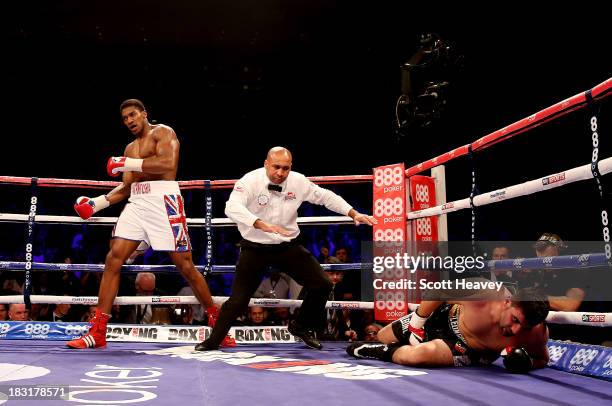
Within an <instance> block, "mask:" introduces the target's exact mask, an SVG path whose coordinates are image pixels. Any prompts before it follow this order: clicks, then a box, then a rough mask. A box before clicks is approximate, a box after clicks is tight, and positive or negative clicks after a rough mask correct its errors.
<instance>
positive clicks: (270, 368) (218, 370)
mask: <svg viewBox="0 0 612 406" xmlns="http://www.w3.org/2000/svg"><path fill="white" fill-rule="evenodd" d="M23 344H24V343H23V341H14V340H9V341H0V352H1V353H2V354H3V359H2V363H0V365H1V366H2V368H1V369H0V371H2V372H0V384H1V385H8V384H12V385H35V384H38V383H44V384H45V385H48V386H62V385H64V386H67V385H69V386H70V397H69V398H68V399H67V400H66V401H64V400H56V402H57V403H49V404H65V403H67V402H73V403H84V404H107V405H110V404H127V403H129V404H141V403H142V404H164V405H166V404H178V403H180V404H199V405H236V404H241V403H244V402H245V401H247V402H250V403H253V404H286V403H288V402H297V403H299V404H303V405H320V404H334V405H355V404H370V403H373V404H381V403H382V404H400V403H407V402H410V404H415V405H426V404H427V405H429V404H445V403H452V404H459V405H493V404H494V405H515V404H517V403H518V404H529V405H550V404H556V405H576V404H580V405H602V404H606V403H608V402H611V401H612V392H611V389H610V385H611V384H610V382H606V381H603V380H600V379H595V378H589V377H584V376H580V375H574V374H568V373H565V372H560V371H556V370H554V369H551V368H545V369H541V370H537V371H534V372H532V373H530V374H529V375H514V374H508V373H506V372H505V371H504V370H503V366H501V365H500V363H499V361H498V362H497V363H496V364H495V365H493V366H491V367H488V368H477V367H475V368H450V369H427V368H418V369H416V368H406V367H401V366H399V365H394V364H383V363H380V362H377V361H367V360H365V361H364V360H359V361H357V360H354V359H349V358H348V356H347V355H346V353H345V352H344V348H345V345H346V344H344V343H338V342H335V343H326V345H325V347H324V349H323V350H321V351H312V350H309V349H305V347H304V346H303V345H301V344H297V343H296V344H265V345H250V346H240V347H237V348H233V349H226V350H223V351H213V352H209V353H208V352H207V353H196V352H194V351H192V349H193V346H192V345H188V346H176V345H168V344H160V343H113V344H111V345H110V346H109V347H107V348H106V349H104V350H96V351H76V352H75V351H71V350H70V349H66V348H63V347H62V346H59V345H57V344H58V343H57V342H53V341H35V342H28V343H27V345H23ZM67 359H69V363H68V362H66V360H67ZM6 363H9V364H12V365H13V366H12V367H7V366H6V365H5V364H6ZM17 365H22V367H21V372H20V371H19V369H17V368H18V367H17ZM26 365H27V367H26ZM33 367H37V368H39V370H34V369H33ZM20 373H21V376H22V378H21V379H19V380H15V381H8V380H7V375H13V376H17V375H19V374H20ZM28 374H30V375H36V374H38V375H39V376H38V377H35V378H34V377H33V378H25V377H24V376H27V375H28ZM0 402H2V400H0ZM38 402H40V400H31V401H24V400H22V401H21V402H20V403H19V404H23V405H30V404H32V405H34V404H40V403H38ZM60 402H62V403H60ZM45 404H46V403H45Z"/></svg>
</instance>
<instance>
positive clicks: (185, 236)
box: [164, 195, 191, 252]
mask: <svg viewBox="0 0 612 406" xmlns="http://www.w3.org/2000/svg"><path fill="white" fill-rule="evenodd" d="M164 203H165V204H166V213H168V221H169V222H170V227H171V228H172V232H173V233H174V249H175V251H176V252H185V251H191V242H190V241H189V233H188V232H187V218H186V217H185V209H184V206H183V198H182V197H181V195H164Z"/></svg>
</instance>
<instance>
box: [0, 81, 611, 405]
mask: <svg viewBox="0 0 612 406" xmlns="http://www.w3.org/2000/svg"><path fill="white" fill-rule="evenodd" d="M611 89H612V79H609V80H607V81H606V82H604V83H602V84H600V85H598V86H596V87H595V88H593V89H591V90H589V91H588V92H586V93H585V94H582V93H581V94H579V95H576V96H574V97H571V98H569V99H567V100H564V101H562V102H559V103H557V104H555V105H553V106H551V107H549V108H547V109H544V110H542V111H540V112H538V113H536V114H534V115H531V116H529V117H527V118H525V119H523V120H520V121H518V122H516V123H514V124H512V125H509V126H507V127H505V128H503V129H501V130H499V131H496V132H494V133H492V134H489V135H487V136H485V137H483V138H481V139H479V140H477V141H475V142H474V143H472V144H470V145H467V146H464V147H460V148H457V149H454V150H452V151H450V152H448V153H446V154H443V155H441V156H439V157H436V158H433V159H430V160H428V161H425V162H423V163H421V164H419V165H415V166H413V167H411V168H409V169H408V170H406V174H405V175H406V176H413V175H416V174H417V173H420V172H422V171H424V170H427V169H431V168H433V167H435V166H438V165H442V164H444V163H446V162H448V161H450V160H452V159H456V158H458V157H461V156H465V155H470V154H472V153H474V152H476V151H478V150H479V149H481V148H487V147H489V146H491V145H494V144H496V143H498V142H501V141H504V140H506V139H510V138H512V137H513V136H515V135H517V134H520V133H523V132H525V131H528V130H530V129H532V128H534V127H536V126H538V125H541V124H544V123H546V122H548V121H550V120H553V119H555V118H557V117H560V116H563V115H565V114H568V113H570V112H572V111H575V110H577V109H581V108H584V107H586V106H587V105H589V103H591V102H592V101H593V100H601V99H603V98H604V97H606V96H609V95H610V90H611ZM593 131H595V130H593ZM595 144H596V140H595V138H594V139H593V145H594V148H596V145H595ZM609 172H612V158H606V159H601V160H600V159H599V157H598V156H597V157H596V156H595V153H594V154H593V162H592V164H588V165H584V166H581V167H577V168H570V169H568V170H566V171H564V172H563V173H564V176H563V179H562V180H561V181H558V180H557V181H555V182H552V183H549V184H547V183H545V182H543V179H548V178H551V176H554V175H547V176H545V177H543V178H537V179H534V180H533V181H529V182H525V183H523V184H520V185H513V186H509V187H507V188H503V189H499V190H496V191H493V192H489V193H482V194H476V193H475V189H474V188H473V191H472V194H471V195H470V197H469V198H466V199H462V200H457V201H454V202H450V203H446V202H445V203H444V204H441V205H439V206H436V207H433V208H428V209H424V210H421V211H416V212H411V213H408V214H407V217H408V219H409V220H411V221H412V220H416V219H420V218H424V217H430V216H439V215H443V214H447V213H450V212H453V211H457V210H461V209H472V210H473V209H474V207H475V206H478V205H486V204H490V203H495V202H497V201H500V200H505V199H511V198H515V197H519V196H524V195H528V194H532V193H537V192H540V191H544V190H548V189H550V188H553V187H558V186H563V185H565V184H567V183H571V182H578V181H581V180H585V179H592V178H595V179H597V180H599V179H598V178H597V177H598V176H603V175H605V174H607V173H609ZM310 179H311V180H312V181H314V182H316V183H319V184H323V185H324V184H339V183H341V184H342V183H346V184H350V183H364V182H372V181H373V180H374V176H372V175H357V176H332V177H315V178H310ZM234 182H235V181H234V180H220V181H183V182H179V184H180V186H181V189H187V190H189V189H204V190H205V192H206V193H209V192H210V191H211V190H212V189H226V188H231V187H232V186H233V183H234ZM0 183H2V184H11V185H22V186H28V185H29V186H30V187H31V188H32V191H33V192H32V198H31V200H30V212H29V214H15V213H0V222H17V223H27V225H28V235H27V241H26V261H0V270H1V271H5V272H9V271H25V272H26V282H25V285H24V290H25V295H19V296H0V303H52V304H59V303H69V304H95V303H97V298H95V297H71V296H52V295H31V294H30V291H31V281H30V279H29V278H30V276H29V275H30V272H31V271H46V272H54V271H88V272H101V271H102V270H103V266H102V265H96V264H59V263H41V262H34V261H33V256H32V252H33V247H32V242H33V238H32V235H33V230H34V225H35V224H36V225H38V224H100V225H112V224H114V223H115V222H116V220H117V219H116V218H115V217H92V218H90V219H88V220H82V219H80V218H78V217H73V216H55V215H38V214H37V213H36V211H37V202H38V199H37V198H36V193H35V190H36V188H40V187H69V188H90V189H110V188H112V187H115V186H116V185H117V184H118V183H117V182H110V181H89V180H74V179H72V180H67V179H52V178H40V179H38V178H25V177H13V176H0ZM208 196H209V195H208V194H207V197H206V201H207V203H208V199H209V197H208ZM500 196H501V197H500ZM187 223H188V224H189V226H190V227H193V228H198V227H203V228H204V229H205V233H206V235H207V238H210V236H211V230H212V228H213V227H227V226H232V225H233V223H232V222H231V221H230V220H229V219H219V218H212V214H211V210H210V207H209V206H208V204H207V206H206V217H205V218H201V219H198V218H190V219H187ZM298 223H299V224H300V225H301V226H311V225H312V226H318V225H328V224H350V223H352V220H351V219H350V218H349V217H343V216H327V217H308V218H300V219H299V221H298ZM602 225H603V227H604V243H605V244H606V246H608V247H609V232H608V234H607V235H608V239H607V240H606V239H605V236H606V233H605V230H606V229H607V217H606V223H605V224H603V221H602ZM608 253H609V252H608V251H607V250H606V252H604V253H588V254H585V255H586V256H585V255H581V256H558V257H549V258H526V259H522V260H520V261H518V262H517V260H501V261H489V263H488V266H489V268H490V269H495V270H505V269H509V270H519V269H524V268H526V267H528V268H530V269H550V268H554V269H563V268H581V267H583V268H588V267H595V266H605V265H609V264H610V255H608ZM197 268H198V269H199V270H201V271H204V272H205V273H209V274H214V273H224V272H232V271H233V269H234V266H232V265H215V264H213V263H212V255H211V253H210V252H207V253H206V260H205V263H204V264H203V265H198V266H197ZM324 268H327V269H331V270H349V269H352V270H355V269H357V270H370V269H371V264H366V263H355V264H325V265H324ZM173 269H174V267H172V266H165V265H126V266H124V267H123V272H140V271H149V272H162V271H172V270H173ZM214 299H215V303H216V304H220V303H222V302H223V301H225V300H226V299H227V298H225V297H215V298H214ZM156 303H157V304H159V303H164V304H197V303H198V302H197V300H196V299H195V297H192V296H191V297H190V296H153V297H143V296H135V297H117V299H116V301H115V304H119V305H133V304H156ZM300 303H301V301H299V300H288V299H269V298H263V299H252V300H251V305H258V306H263V307H285V306H286V307H299V305H300ZM374 306H375V304H374V303H372V302H359V301H329V302H328V303H327V308H329V309H373V308H374ZM415 307H416V305H415V304H409V305H408V308H410V309H411V310H414V309H415ZM547 320H548V322H549V323H568V324H582V325H589V326H593V327H592V328H599V327H604V326H608V327H609V326H612V313H592V312H591V313H578V312H551V314H550V315H549V317H548V319H547ZM41 323H42V322H41ZM44 325H46V326H47V327H43V325H42V324H39V323H38V322H1V321H0V388H1V390H0V404H2V403H4V402H7V399H6V396H4V397H3V395H2V394H1V393H5V394H6V393H7V390H8V389H10V388H17V387H19V386H20V385H21V386H30V387H32V386H36V385H45V386H49V387H56V388H65V389H66V394H65V396H64V397H63V398H61V399H60V398H56V399H53V401H54V402H56V403H49V404H66V403H67V402H72V403H83V404H107V405H111V404H132V403H134V404H139V403H144V402H148V403H147V404H170V403H172V402H180V403H189V404H211V405H226V404H227V405H230V404H231V405H235V404H238V403H242V402H245V400H246V401H249V402H253V403H255V404H262V403H265V404H270V403H272V404H273V403H280V404H284V403H287V402H288V401H291V402H293V401H295V402H299V403H300V404H306V405H309V404H322V403H324V404H334V405H336V404H337V405H344V404H347V405H349V404H350V405H355V404H366V403H374V402H376V403H380V402H388V403H394V404H395V403H400V402H403V403H405V402H411V403H414V404H441V403H443V402H454V403H458V404H470V405H474V404H475V405H489V404H495V405H500V404H501V405H505V404H508V405H510V404H512V405H514V404H516V403H517V402H519V403H524V404H529V405H539V404H542V405H544V404H561V405H570V404H571V405H574V404H584V405H600V404H605V403H607V402H611V401H612V385H611V383H610V382H609V381H610V380H612V349H610V348H606V347H598V346H586V345H580V344H571V343H563V342H557V341H552V340H551V341H550V342H549V352H550V354H551V361H550V362H549V366H550V368H544V369H540V370H536V371H532V372H530V373H529V374H527V375H517V374H510V373H507V371H505V370H504V368H503V366H502V365H501V361H499V360H498V361H497V362H496V363H495V364H494V365H492V366H490V367H470V368H439V369H430V368H409V367H402V366H399V365H395V364H388V363H381V362H378V361H369V360H362V359H359V360H357V359H354V358H352V357H349V356H348V355H347V354H346V352H345V347H346V345H347V343H346V342H326V343H325V344H324V348H323V350H321V351H313V350H309V349H306V347H305V346H304V345H303V344H302V343H300V342H297V341H296V339H295V338H293V337H292V336H291V335H290V334H288V333H287V332H286V328H283V327H264V328H260V329H249V328H248V327H244V328H233V329H232V331H231V334H232V335H233V336H234V337H237V338H239V339H237V342H238V344H239V345H238V347H236V348H231V349H223V350H222V351H212V352H204V353H201V352H195V351H193V346H194V344H195V343H197V342H199V341H201V340H202V339H204V338H206V337H207V335H208V334H209V333H210V331H209V328H208V327H201V326H143V325H139V326H136V325H134V326H125V327H121V326H120V325H112V324H110V325H109V330H108V333H107V337H108V341H109V345H108V347H107V348H105V349H96V350H85V351H75V350H70V349H67V348H65V347H63V346H62V344H61V343H60V341H61V340H69V339H71V338H74V337H77V336H79V335H80V334H82V333H83V332H85V331H86V324H85V323H51V322H44ZM611 339H612V337H611ZM567 371H572V372H574V373H569V372H567ZM586 375H591V376H596V377H597V378H594V377H591V376H586ZM13 399H17V397H15V396H13V397H12V398H11V400H8V402H11V401H12V400H13ZM41 399H42V398H40V397H39V398H38V399H34V398H32V399H29V398H28V399H23V398H22V399H21V402H22V403H20V404H24V405H25V404H38V402H39V401H40V400H41ZM47 400H51V399H47Z"/></svg>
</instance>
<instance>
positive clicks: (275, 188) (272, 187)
mask: <svg viewBox="0 0 612 406" xmlns="http://www.w3.org/2000/svg"><path fill="white" fill-rule="evenodd" d="M268 190H273V191H275V192H279V193H280V192H282V191H283V188H282V186H281V185H274V184H272V183H270V184H269V185H268Z"/></svg>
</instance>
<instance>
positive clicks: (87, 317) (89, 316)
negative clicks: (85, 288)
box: [81, 306, 98, 322]
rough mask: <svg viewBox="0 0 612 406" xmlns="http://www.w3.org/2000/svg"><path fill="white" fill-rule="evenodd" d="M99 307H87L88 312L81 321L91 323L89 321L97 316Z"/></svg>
mask: <svg viewBox="0 0 612 406" xmlns="http://www.w3.org/2000/svg"><path fill="white" fill-rule="evenodd" d="M97 309H98V306H87V311H86V312H85V313H84V314H83V317H82V318H81V321H85V322H89V320H91V319H93V318H94V316H95V315H96V310H97Z"/></svg>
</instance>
